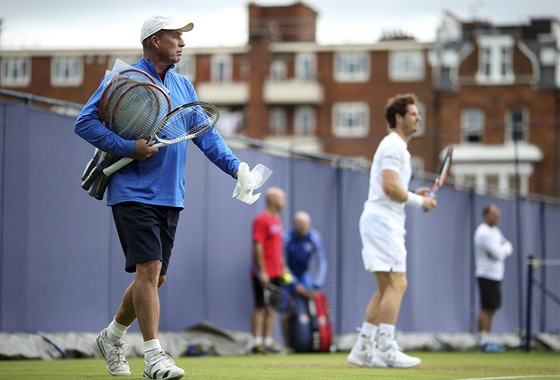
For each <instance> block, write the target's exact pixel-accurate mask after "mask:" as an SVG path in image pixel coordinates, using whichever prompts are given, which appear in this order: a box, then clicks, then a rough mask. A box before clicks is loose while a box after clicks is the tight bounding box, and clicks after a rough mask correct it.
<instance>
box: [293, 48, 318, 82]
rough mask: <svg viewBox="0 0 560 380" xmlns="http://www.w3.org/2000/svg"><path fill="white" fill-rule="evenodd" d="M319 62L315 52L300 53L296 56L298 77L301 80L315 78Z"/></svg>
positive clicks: (306, 80)
mask: <svg viewBox="0 0 560 380" xmlns="http://www.w3.org/2000/svg"><path fill="white" fill-rule="evenodd" d="M316 69H317V62H316V57H315V54H307V53H306V54H298V55H297V56H296V78H297V79H299V80H301V81H305V82H308V81H313V80H315V72H316Z"/></svg>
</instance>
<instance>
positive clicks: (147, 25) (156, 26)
mask: <svg viewBox="0 0 560 380" xmlns="http://www.w3.org/2000/svg"><path fill="white" fill-rule="evenodd" d="M193 27H194V24H193V23H192V22H189V23H188V24H185V23H183V22H181V21H179V20H177V19H176V18H174V17H173V16H165V15H155V16H152V17H150V18H149V19H147V20H146V21H144V25H142V31H141V32H140V43H142V41H144V40H145V39H146V38H148V37H150V36H151V35H152V34H154V33H157V32H159V31H160V30H162V29H165V30H181V31H182V32H189V31H191V30H192V28H193Z"/></svg>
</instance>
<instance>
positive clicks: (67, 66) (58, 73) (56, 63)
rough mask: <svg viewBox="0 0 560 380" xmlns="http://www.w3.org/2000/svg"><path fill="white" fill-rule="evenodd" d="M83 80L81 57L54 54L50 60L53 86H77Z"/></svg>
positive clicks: (82, 61) (82, 60)
mask: <svg viewBox="0 0 560 380" xmlns="http://www.w3.org/2000/svg"><path fill="white" fill-rule="evenodd" d="M83 81H84V59H83V57H65V56H55V57H53V58H52V61H51V85H52V86H53V87H63V86H68V87H78V86H80V85H81V84H82V83H83Z"/></svg>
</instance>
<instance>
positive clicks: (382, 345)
mask: <svg viewBox="0 0 560 380" xmlns="http://www.w3.org/2000/svg"><path fill="white" fill-rule="evenodd" d="M394 340H395V325H389V324H386V323H380V324H379V332H378V333H377V347H378V348H379V349H380V350H381V351H386V350H387V349H388V348H389V347H390V346H391V343H392V342H393V341H394Z"/></svg>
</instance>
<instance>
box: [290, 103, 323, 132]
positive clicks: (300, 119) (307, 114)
mask: <svg viewBox="0 0 560 380" xmlns="http://www.w3.org/2000/svg"><path fill="white" fill-rule="evenodd" d="M316 119H317V118H316V113H315V108H314V107H311V106H300V107H296V109H295V112H294V135H296V136H314V135H315V129H316V123H317V121H316Z"/></svg>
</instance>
